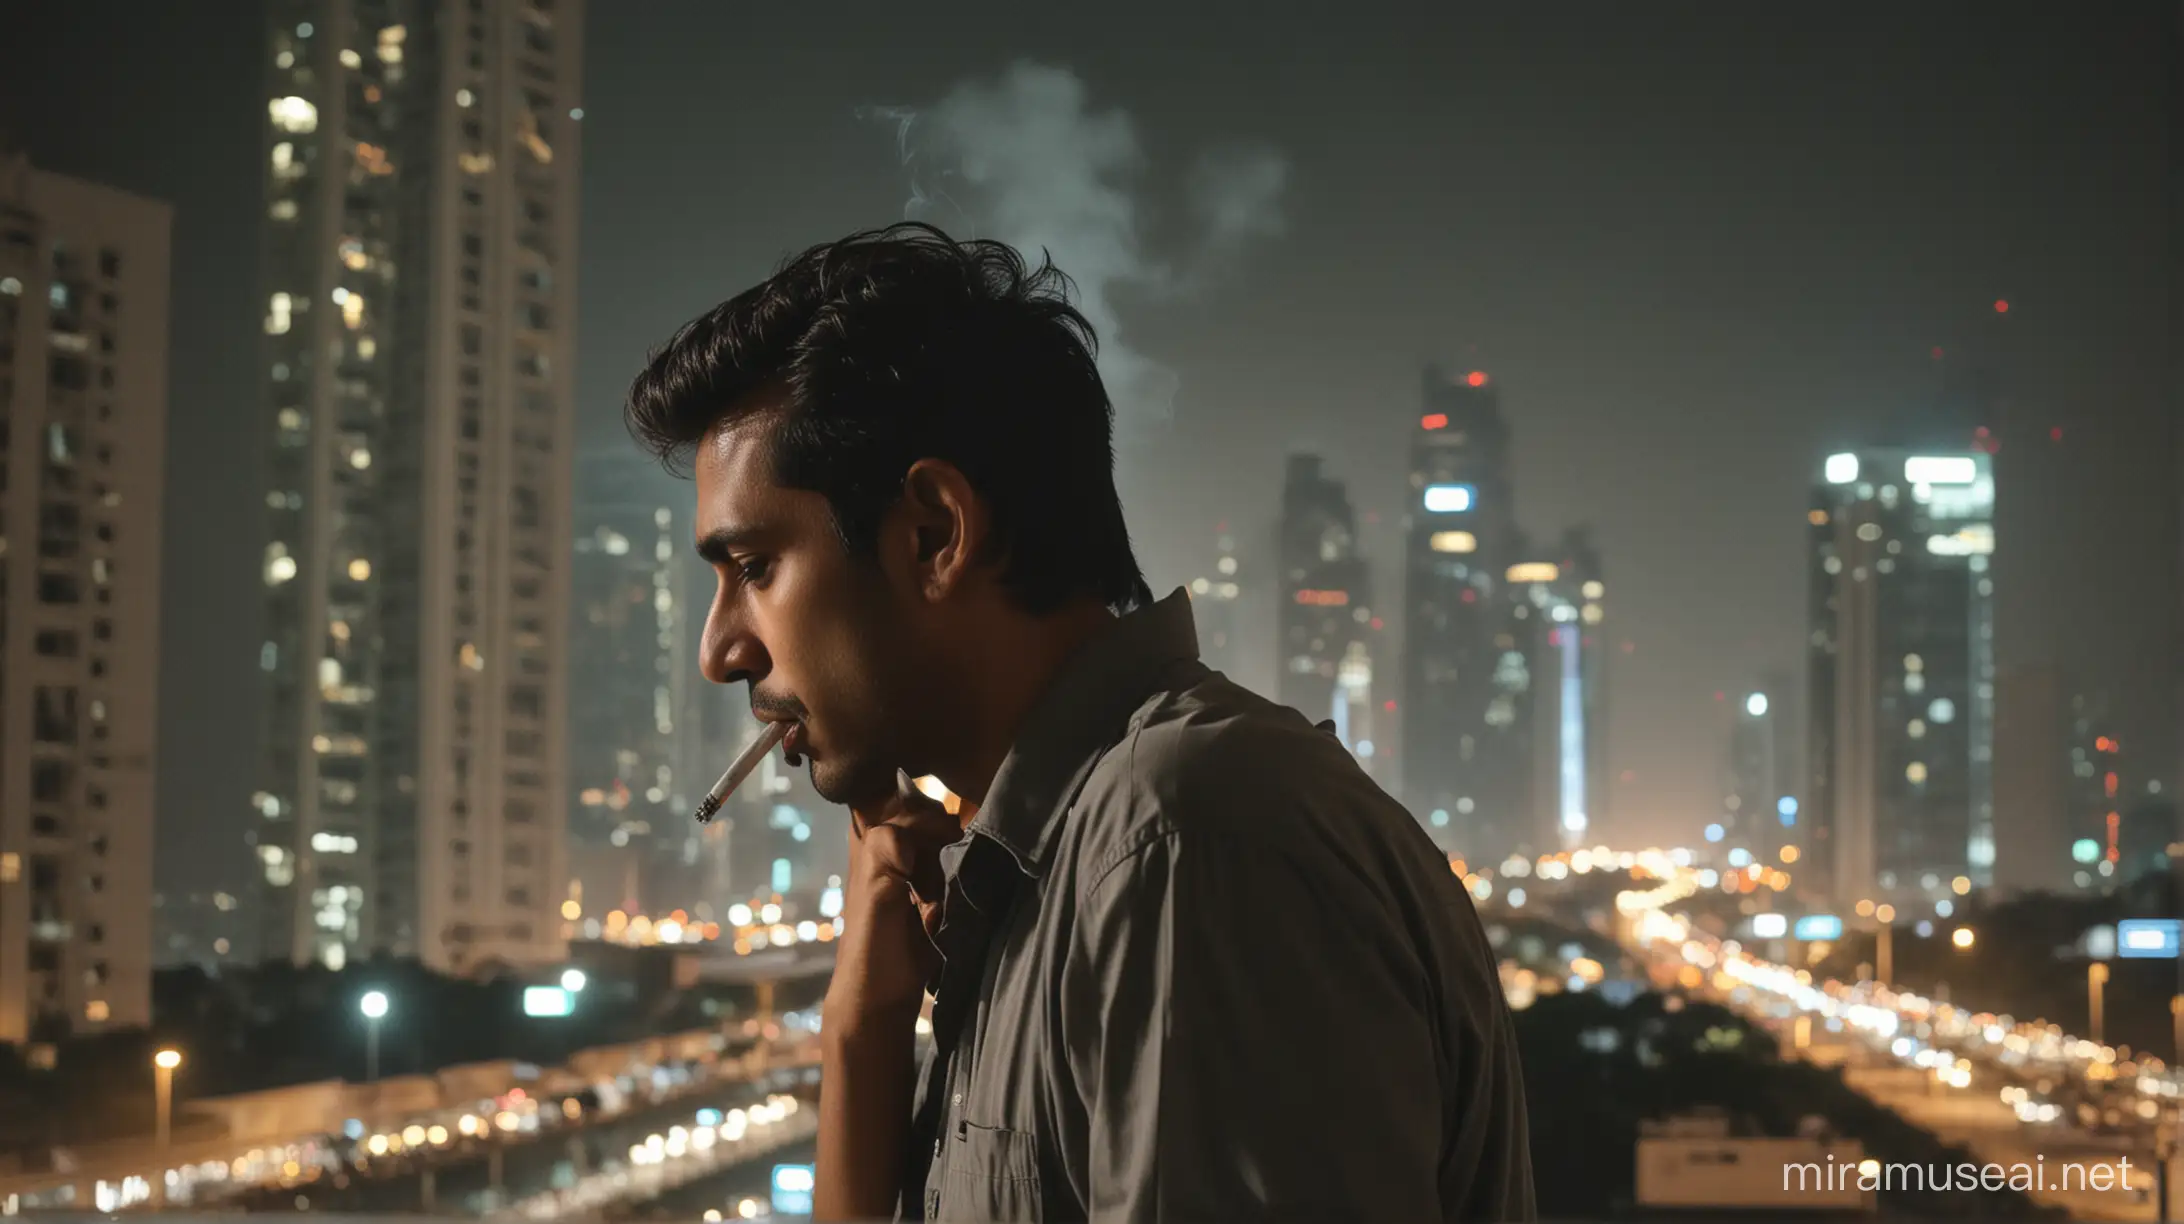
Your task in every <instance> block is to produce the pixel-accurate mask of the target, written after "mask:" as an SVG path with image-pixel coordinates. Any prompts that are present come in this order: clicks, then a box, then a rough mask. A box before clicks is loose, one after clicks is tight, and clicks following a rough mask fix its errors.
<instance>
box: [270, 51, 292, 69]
mask: <svg viewBox="0 0 2184 1224" xmlns="http://www.w3.org/2000/svg"><path fill="white" fill-rule="evenodd" d="M273 66H274V67H276V68H293V67H295V66H296V55H295V53H294V52H293V51H283V52H281V53H280V54H279V55H276V56H274V57H273Z"/></svg>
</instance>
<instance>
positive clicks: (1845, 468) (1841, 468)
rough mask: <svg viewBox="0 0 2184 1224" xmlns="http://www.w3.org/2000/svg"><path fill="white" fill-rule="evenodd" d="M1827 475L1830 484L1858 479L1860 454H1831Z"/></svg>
mask: <svg viewBox="0 0 2184 1224" xmlns="http://www.w3.org/2000/svg"><path fill="white" fill-rule="evenodd" d="M1825 475H1826V476H1827V481H1828V483H1829V484H1849V483H1850V482H1851V481H1853V480H1856V479H1858V456H1856V455H1847V454H1846V455H1829V456H1828V463H1827V470H1826V472H1825Z"/></svg>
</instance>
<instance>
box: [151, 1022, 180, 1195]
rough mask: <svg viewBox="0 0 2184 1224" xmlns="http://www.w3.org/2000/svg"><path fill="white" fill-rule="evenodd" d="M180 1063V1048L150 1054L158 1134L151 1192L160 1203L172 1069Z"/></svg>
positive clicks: (171, 1106)
mask: <svg viewBox="0 0 2184 1224" xmlns="http://www.w3.org/2000/svg"><path fill="white" fill-rule="evenodd" d="M181 1065H182V1051H180V1050H172V1049H168V1050H161V1051H160V1052H159V1053H157V1054H154V1055H152V1076H153V1084H154V1086H155V1088H156V1092H155V1093H154V1094H153V1095H154V1096H155V1097H156V1098H157V1101H158V1104H157V1105H156V1106H155V1108H156V1109H157V1111H158V1112H157V1113H156V1114H155V1115H154V1116H155V1122H154V1132H155V1134H156V1135H157V1136H158V1138H157V1141H156V1146H157V1147H158V1149H159V1171H158V1172H157V1173H156V1174H154V1175H153V1178H152V1192H153V1193H154V1194H156V1195H158V1196H159V1198H158V1201H160V1202H162V1203H164V1202H166V1201H167V1139H168V1135H169V1133H170V1131H171V1129H172V1118H173V1115H174V1069H175V1068H176V1067H179V1066H181Z"/></svg>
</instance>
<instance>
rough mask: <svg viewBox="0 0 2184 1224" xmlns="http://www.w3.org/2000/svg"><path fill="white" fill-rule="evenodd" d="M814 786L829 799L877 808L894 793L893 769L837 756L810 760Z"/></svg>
mask: <svg viewBox="0 0 2184 1224" xmlns="http://www.w3.org/2000/svg"><path fill="white" fill-rule="evenodd" d="M811 788H812V789H813V790H815V791H817V792H818V793H819V797H820V798H821V799H824V800H826V801H827V802H828V803H838V804H840V805H842V806H843V807H848V808H876V807H879V806H880V805H882V804H884V803H886V802H887V801H888V800H889V799H891V798H893V797H894V794H895V774H894V771H893V770H881V769H874V768H870V767H862V766H859V765H857V764H856V763H853V762H846V761H838V760H820V759H818V758H816V757H814V758H812V761H811Z"/></svg>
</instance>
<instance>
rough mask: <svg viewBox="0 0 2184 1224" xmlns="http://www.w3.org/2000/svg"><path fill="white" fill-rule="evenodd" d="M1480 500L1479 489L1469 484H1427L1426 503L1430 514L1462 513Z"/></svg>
mask: <svg viewBox="0 0 2184 1224" xmlns="http://www.w3.org/2000/svg"><path fill="white" fill-rule="evenodd" d="M1478 501H1479V491H1478V490H1477V489H1475V488H1473V487H1472V486H1470V485H1467V484H1437V485H1427V486H1426V502H1425V505H1426V511H1427V513H1429V514H1462V513H1463V512H1464V511H1466V510H1469V509H1471V508H1472V507H1473V506H1475V505H1477V504H1478Z"/></svg>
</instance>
